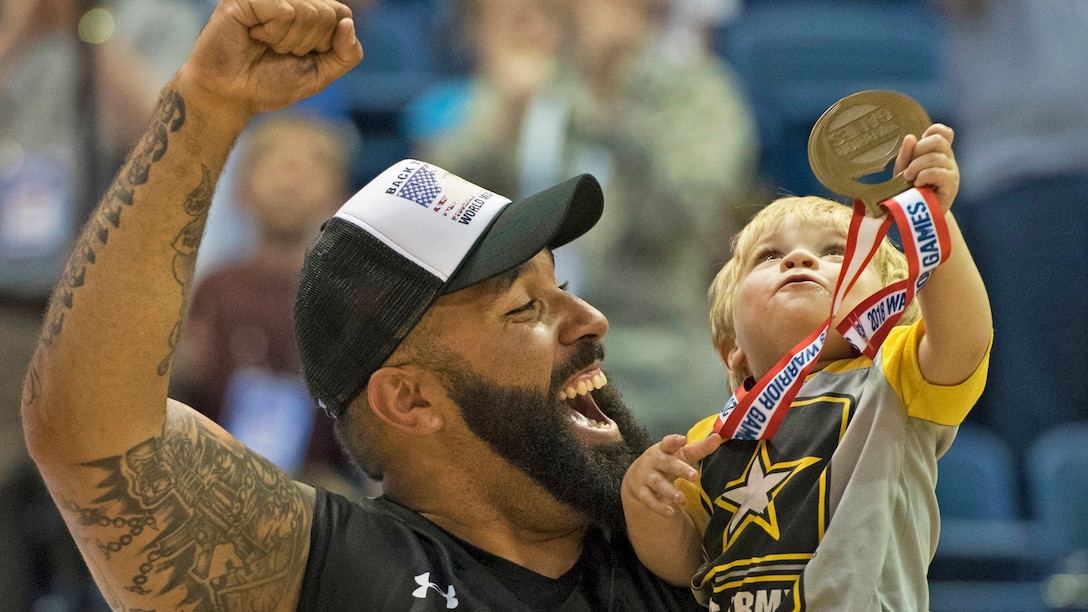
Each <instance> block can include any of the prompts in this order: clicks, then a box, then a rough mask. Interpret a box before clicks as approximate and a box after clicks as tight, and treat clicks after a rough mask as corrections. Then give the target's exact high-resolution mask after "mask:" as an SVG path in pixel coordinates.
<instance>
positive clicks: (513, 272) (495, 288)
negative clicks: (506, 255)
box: [483, 249, 555, 295]
mask: <svg viewBox="0 0 1088 612" xmlns="http://www.w3.org/2000/svg"><path fill="white" fill-rule="evenodd" d="M546 252H547V253H548V258H549V259H550V260H551V261H552V264H553V265H554V264H555V255H554V254H552V250H551V249H546ZM536 266H537V264H536V263H535V260H534V259H530V260H529V261H527V262H525V263H523V264H521V265H520V266H517V267H515V268H511V269H510V270H507V271H506V272H503V273H501V274H497V275H495V276H492V277H491V278H489V279H487V280H485V281H484V282H483V284H484V285H485V286H486V287H487V290H488V291H489V292H491V293H494V294H496V295H499V294H502V293H506V292H507V291H509V290H510V287H513V286H514V283H515V282H517V280H518V278H520V277H521V275H522V274H524V273H526V272H528V271H530V270H532V269H533V268H535V267H536Z"/></svg>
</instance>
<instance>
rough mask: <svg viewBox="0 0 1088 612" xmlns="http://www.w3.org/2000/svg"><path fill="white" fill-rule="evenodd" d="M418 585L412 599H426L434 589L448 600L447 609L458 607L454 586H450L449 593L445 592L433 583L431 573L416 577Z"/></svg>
mask: <svg viewBox="0 0 1088 612" xmlns="http://www.w3.org/2000/svg"><path fill="white" fill-rule="evenodd" d="M416 584H418V585H419V588H418V589H416V590H414V591H412V597H415V598H416V599H426V598H427V591H428V589H434V590H435V591H436V592H437V593H438V594H439V595H441V596H442V597H445V598H446V609H447V610H452V609H454V608H456V607H457V593H456V592H454V590H453V585H452V584H451V585H450V588H449V591H448V592H443V591H442V589H441V588H439V586H438V585H437V584H435V583H433V582H431V573H430V572H423V573H422V574H420V575H418V576H416Z"/></svg>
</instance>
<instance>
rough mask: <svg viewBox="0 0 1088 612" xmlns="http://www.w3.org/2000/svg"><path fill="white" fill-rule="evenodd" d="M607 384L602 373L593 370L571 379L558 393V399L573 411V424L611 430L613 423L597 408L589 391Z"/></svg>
mask: <svg viewBox="0 0 1088 612" xmlns="http://www.w3.org/2000/svg"><path fill="white" fill-rule="evenodd" d="M607 384H608V379H607V378H606V377H605V375H604V372H601V371H600V370H593V371H590V372H585V373H582V374H579V375H578V376H576V377H574V378H572V379H571V380H570V381H569V382H568V383H567V386H566V387H564V388H563V389H561V390H560V391H559V399H560V400H562V401H564V402H566V404H567V405H568V406H570V408H571V410H572V411H573V414H574V416H573V419H574V421H575V422H577V423H579V424H581V425H586V426H589V427H599V428H612V427H615V423H613V422H612V419H610V418H608V417H607V416H605V414H604V413H603V412H601V409H600V408H598V407H597V402H596V401H595V400H594V399H593V394H592V393H591V391H593V390H595V389H600V388H601V387H603V386H605V385H607Z"/></svg>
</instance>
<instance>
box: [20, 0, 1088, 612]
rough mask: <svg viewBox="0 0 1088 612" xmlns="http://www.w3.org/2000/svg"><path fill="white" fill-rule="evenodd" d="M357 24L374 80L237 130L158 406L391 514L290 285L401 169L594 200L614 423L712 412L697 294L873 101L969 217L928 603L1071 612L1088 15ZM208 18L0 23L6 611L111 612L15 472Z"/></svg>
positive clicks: (33, 476)
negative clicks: (413, 165) (118, 216)
mask: <svg viewBox="0 0 1088 612" xmlns="http://www.w3.org/2000/svg"><path fill="white" fill-rule="evenodd" d="M341 1H347V0H341ZM347 3H348V4H350V5H352V7H353V9H354V11H355V15H356V27H357V30H358V34H359V38H360V40H361V41H362V44H363V48H364V52H365V58H364V60H363V62H362V63H361V64H360V65H359V66H358V67H357V68H356V69H355V70H354V71H352V72H351V73H349V74H348V75H347V76H346V77H344V78H343V79H341V80H340V81H337V82H336V83H334V84H333V85H332V86H331V87H330V88H329V89H327V90H326V91H324V92H322V93H321V94H319V95H318V96H315V97H314V98H311V99H309V100H305V101H303V102H300V103H298V104H296V105H295V106H293V107H291V108H288V109H285V110H284V111H281V112H277V113H274V114H271V115H268V116H266V117H263V118H262V119H261V120H259V121H257V122H255V123H254V124H253V125H252V126H251V128H250V129H249V130H248V131H247V133H246V134H245V135H244V136H243V139H242V141H241V142H240V143H239V146H238V148H237V149H236V150H235V152H234V154H233V155H232V157H231V159H230V161H229V162H228V167H227V171H226V173H225V175H224V177H223V180H222V181H221V183H220V186H219V189H218V191H217V193H216V196H215V203H214V205H213V208H212V212H211V217H212V218H211V220H210V222H209V224H208V231H207V234H206V236H205V243H204V247H203V248H202V251H201V256H200V259H199V260H198V270H197V274H198V277H197V279H198V285H197V288H196V291H195V294H194V299H193V303H192V309H191V312H190V318H189V321H188V323H187V325H188V326H187V328H186V331H185V335H184V337H183V344H182V345H181V346H180V347H179V352H178V357H177V363H176V366H177V367H176V373H175V376H174V379H173V380H172V387H173V394H174V396H175V397H178V398H179V399H182V400H183V401H186V402H187V403H190V404H191V405H193V406H194V407H195V408H197V409H199V410H201V411H202V412H205V413H207V414H209V415H210V416H212V417H213V418H215V419H216V420H218V421H219V422H220V423H222V424H223V425H224V426H225V427H227V429H229V430H230V431H232V432H233V433H235V435H237V436H238V437H239V438H241V439H242V440H244V441H245V442H247V443H248V444H250V445H251V446H253V447H254V448H256V449H257V450H259V451H261V452H263V453H264V454H265V455H266V456H268V457H269V458H271V459H273V460H274V461H275V462H276V463H277V464H278V465H280V466H281V467H282V468H284V469H285V470H288V471H289V472H291V473H292V474H294V475H295V477H296V478H298V479H300V480H303V481H306V482H310V483H316V484H321V485H322V486H325V487H326V488H329V489H333V490H337V491H341V492H347V493H350V494H358V495H373V494H376V493H378V492H380V483H374V482H369V481H367V480H366V479H365V478H363V477H362V476H361V475H359V474H358V473H356V472H355V471H353V470H352V469H350V468H349V467H348V465H347V464H346V461H345V460H344V458H343V455H342V454H341V453H340V451H339V449H338V448H337V447H336V444H335V441H334V440H333V438H332V433H331V425H330V422H329V420H328V419H326V418H324V416H323V415H321V414H320V413H319V411H317V410H315V409H314V407H313V405H312V402H311V400H310V399H309V397H308V395H307V394H306V392H305V388H304V387H303V385H302V382H301V379H300V377H299V375H298V368H299V364H298V357H297V354H296V351H295V348H294V339H293V333H292V327H291V308H292V304H293V298H294V279H295V276H296V274H297V271H298V269H299V268H300V266H301V259H302V256H303V253H304V250H305V248H306V246H307V244H309V242H310V241H311V240H312V239H313V238H314V236H315V234H316V232H317V231H318V227H319V225H320V223H321V221H322V220H323V219H324V218H326V217H328V216H329V215H331V214H332V212H334V211H335V210H336V208H337V207H338V206H339V205H340V204H341V203H342V202H343V201H344V200H345V198H346V197H347V196H348V195H350V194H351V193H353V192H354V191H355V190H356V189H358V188H359V187H361V186H362V185H363V184H365V183H366V182H367V181H368V180H369V179H370V178H372V177H373V176H375V175H376V174H377V173H378V172H380V171H381V170H383V169H384V168H385V167H386V166H388V165H390V164H392V163H395V162H397V161H398V160H400V159H403V158H406V157H416V158H418V159H422V160H424V161H427V162H431V163H434V164H435V165H438V166H440V167H442V168H445V169H447V170H450V171H452V172H454V173H456V174H459V175H461V176H463V177H465V178H467V179H469V180H471V181H473V182H475V183H477V184H479V185H481V186H484V187H486V188H488V189H491V190H493V191H496V192H498V193H501V194H503V195H506V196H509V197H519V196H524V195H528V194H530V193H533V192H535V191H538V190H539V189H541V188H543V187H546V186H548V185H550V184H552V183H555V182H557V181H559V180H562V179H565V178H567V177H569V176H573V175H574V174H578V173H581V172H590V173H592V174H594V175H595V176H597V177H598V179H600V181H601V183H602V185H603V187H604V190H605V195H606V202H607V206H606V208H605V216H604V218H603V219H602V221H601V222H600V223H599V224H598V226H597V227H596V228H595V229H594V231H593V232H590V233H589V234H588V235H587V236H586V237H584V238H583V239H581V240H579V241H578V242H576V243H575V244H572V245H570V246H568V247H564V248H563V249H560V250H559V251H558V252H557V253H556V258H557V275H558V276H559V277H560V278H559V280H560V281H566V282H569V284H570V288H571V290H572V291H574V292H575V293H577V294H579V295H581V296H583V297H585V298H586V299H587V300H588V301H589V302H590V303H592V304H594V305H596V306H597V307H598V308H600V309H601V310H602V311H603V312H604V313H605V314H606V315H607V316H608V318H609V321H610V324H611V326H610V330H609V333H608V335H607V337H606V340H605V348H606V351H607V353H608V358H607V360H606V364H607V366H608V368H607V370H608V371H609V375H610V379H611V380H612V381H613V382H614V383H615V384H616V385H617V386H618V387H619V389H620V390H621V391H622V393H623V395H624V397H625V399H626V400H627V403H628V404H629V405H630V406H631V407H632V409H633V411H634V412H635V413H636V414H637V415H638V416H639V417H640V418H641V419H642V420H643V421H644V422H645V423H646V424H647V426H648V427H649V428H650V429H651V432H652V433H653V434H654V435H655V436H661V435H664V434H666V433H672V432H684V431H686V429H687V427H688V426H690V425H691V424H692V423H694V422H695V421H696V420H697V419H699V418H701V417H702V416H705V415H707V414H711V413H714V412H716V411H717V410H718V409H719V408H720V407H721V405H722V404H723V403H724V402H725V401H726V399H728V395H727V392H726V387H725V382H724V381H725V377H724V375H723V372H722V368H721V366H720V364H719V361H718V358H717V355H716V354H715V353H714V351H713V349H712V347H711V344H710V340H709V338H710V335H709V326H708V323H707V317H706V310H707V306H706V301H705V291H706V287H707V286H708V284H709V281H710V279H711V277H712V275H713V273H714V272H715V270H716V268H717V267H718V266H720V265H721V264H722V263H724V261H725V260H726V259H727V258H728V256H729V239H730V237H731V235H732V234H733V232H734V231H735V230H736V229H738V228H739V227H740V225H741V224H742V223H743V222H744V221H745V220H746V219H747V218H748V217H749V216H750V215H751V214H753V213H754V212H755V211H756V210H757V209H758V208H759V207H761V206H762V205H763V204H766V203H767V202H769V201H770V200H771V199H773V198H774V197H775V196H777V195H782V194H787V193H788V194H809V193H812V194H818V195H825V196H829V197H834V198H835V199H840V200H842V198H841V197H837V196H835V194H831V193H829V192H827V190H826V189H824V188H823V186H822V185H820V184H819V183H818V182H817V180H816V179H815V178H814V177H813V176H812V173H811V171H810V169H809V167H808V161H807V140H808V134H809V130H810V129H811V127H812V124H813V123H814V122H815V121H816V119H817V118H818V117H819V116H820V114H821V113H822V112H823V111H824V110H825V109H826V108H827V107H829V106H830V105H831V104H832V103H834V102H835V101H837V100H838V99H840V98H842V97H843V96H846V95H848V94H851V93H854V92H856V91H861V90H865V89H891V90H895V91H899V92H901V93H905V94H907V95H909V96H911V97H913V98H915V99H916V100H918V101H919V102H920V103H921V104H922V105H923V106H924V107H925V108H926V110H927V111H928V113H929V115H930V117H931V118H933V119H934V120H935V121H941V122H944V123H948V124H949V125H951V126H952V127H953V128H954V129H955V130H956V133H957V137H956V144H955V147H956V150H957V156H958V159H959V162H960V166H961V170H962V187H961V192H960V197H959V200H958V202H957V204H956V216H957V219H958V220H959V222H960V224H961V226H962V227H963V228H964V233H965V235H966V238H967V241H968V244H969V246H970V247H971V249H972V252H973V254H974V256H975V259H976V260H977V261H978V264H979V267H980V269H981V271H982V273H983V276H984V278H985V280H986V282H987V286H988V289H989V291H990V297H991V301H992V303H993V310H994V316H995V328H996V332H995V334H996V335H995V341H994V348H993V356H992V360H991V368H990V377H989V382H988V384H987V388H986V391H985V393H984V395H983V398H982V400H981V401H980V403H979V404H978V406H976V408H975V409H974V410H973V412H972V413H971V415H970V417H969V419H968V422H967V423H966V424H965V425H964V426H963V428H962V429H961V433H960V436H959V437H958V439H957V442H956V443H955V444H954V446H953V448H952V450H951V451H950V452H949V453H948V455H946V456H945V457H944V458H942V459H941V462H940V463H939V467H940V470H941V476H940V482H939V483H938V498H939V499H940V501H941V505H942V506H941V507H942V518H943V522H944V528H943V531H942V539H941V545H940V547H939V549H938V551H937V557H936V559H935V561H934V564H933V567H932V570H931V584H932V590H933V591H932V597H933V604H932V609H933V610H934V611H935V612H941V611H942V610H948V611H950V610H990V611H992V610H1017V611H1027V610H1057V609H1088V552H1085V551H1088V512H1085V511H1084V508H1085V507H1088V484H1086V483H1088V382H1086V381H1088V367H1086V366H1085V362H1084V352H1085V351H1084V348H1085V347H1086V346H1088V326H1086V325H1085V323H1084V321H1083V318H1084V315H1085V313H1088V78H1085V75H1088V34H1086V32H1088V2H1081V1H1080V0H1042V1H1040V0H989V1H988V0H593V1H586V0H354V1H350V2H347ZM214 4H215V2H214V1H212V0H98V1H94V0H0V602H3V603H2V604H0V605H2V606H3V607H4V609H12V610H38V611H53V610H55V611H58V612H60V611H77V610H78V611H82V610H98V609H101V608H104V604H103V603H102V602H101V599H100V597H99V596H98V595H97V593H96V591H95V589H94V586H93V583H92V582H91V581H90V578H89V576H88V574H87V571H86V569H85V568H84V566H83V562H82V560H81V559H80V558H79V554H78V552H77V551H76V549H75V547H74V545H72V543H71V541H70V536H69V535H68V533H67V531H66V530H65V528H64V525H63V522H62V519H61V517H60V515H59V513H58V511H57V510H56V508H55V506H54V505H53V502H52V500H51V499H50V498H49V496H48V494H47V493H46V492H45V490H44V488H43V487H42V485H41V483H40V481H39V479H38V476H37V473H36V471H35V469H34V467H33V465H32V464H31V463H30V461H29V459H28V458H27V456H26V451H25V449H24V447H23V442H22V432H21V426H20V423H19V396H20V392H21V387H22V377H23V374H24V373H25V369H26V365H27V363H28V362H29V359H30V355H31V352H32V350H33V347H34V343H35V341H36V336H37V332H38V326H39V322H40V316H41V314H42V312H43V311H44V306H45V302H46V300H47V299H48V293H49V290H50V288H51V286H52V284H53V282H54V281H55V280H56V278H57V277H58V275H59V273H60V269H61V266H62V265H63V262H64V259H65V257H66V256H67V249H68V248H69V246H70V245H71V243H72V241H73V240H74V238H75V234H76V232H77V231H78V229H79V227H80V226H81V224H82V222H83V220H84V219H85V218H86V216H87V215H88V214H89V212H90V210H91V208H92V207H93V206H94V204H95V203H96V202H97V200H98V198H99V196H100V195H101V193H102V191H103V190H104V189H105V187H106V186H107V185H108V184H109V181H110V180H111V179H112V176H113V174H114V173H115V172H116V170H117V169H118V168H119V166H120V164H121V163H122V160H123V155H124V154H125V153H126V152H127V151H128V149H129V148H130V147H131V146H132V145H133V144H134V139H135V138H137V137H138V136H139V134H140V132H141V131H142V128H143V121H144V119H143V118H144V117H146V116H148V115H149V113H150V110H151V108H152V106H153V105H154V103H155V100H156V96H157V94H158V91H159V89H160V87H161V86H162V85H163V84H165V83H166V82H167V81H168V80H169V78H170V76H171V75H172V74H173V72H174V71H175V70H176V69H177V67H178V66H180V64H181V62H182V61H183V59H184V57H185V55H186V54H187V52H188V50H189V48H190V46H191V44H192V41H193V40H194V39H195V37H196V34H197V32H198V31H199V29H200V27H201V25H202V24H203V22H204V20H205V19H206V17H207V16H208V15H209V14H210V12H211V10H212V9H213V8H214ZM134 282H138V279H134ZM102 358H103V359H109V356H108V355H103V356H102Z"/></svg>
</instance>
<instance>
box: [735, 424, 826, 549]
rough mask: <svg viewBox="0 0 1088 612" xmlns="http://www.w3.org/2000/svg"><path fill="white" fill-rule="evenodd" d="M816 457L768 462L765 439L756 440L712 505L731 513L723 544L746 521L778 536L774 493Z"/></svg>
mask: <svg viewBox="0 0 1088 612" xmlns="http://www.w3.org/2000/svg"><path fill="white" fill-rule="evenodd" d="M819 461H820V459H819V458H818V457H803V458H801V459H797V460H795V461H786V462H782V463H775V464H772V463H771V460H770V457H769V456H768V454H767V441H766V440H760V442H759V448H758V449H757V451H756V452H755V453H753V455H752V460H751V461H750V462H749V463H748V468H747V469H746V470H745V472H744V474H743V475H742V476H741V477H740V478H738V479H737V480H734V481H732V482H729V483H728V484H727V485H726V488H725V491H724V492H722V494H721V496H720V497H719V498H718V499H717V500H715V502H714V503H715V505H717V506H719V507H721V508H724V509H725V510H728V511H730V512H732V513H733V518H732V520H730V521H729V526H728V527H727V528H726V530H725V534H724V537H723V540H724V541H723V542H722V544H723V548H729V546H730V544H732V542H733V540H734V539H735V538H736V537H737V536H738V535H740V533H741V532H742V531H743V530H744V529H745V528H746V527H747V526H748V525H758V526H759V527H761V528H762V529H763V530H765V531H766V532H767V534H768V535H770V536H771V537H772V538H774V539H775V540H777V539H779V536H780V532H779V528H778V512H777V510H776V509H775V504H774V497H775V495H777V494H778V492H779V491H781V490H782V488H783V487H784V486H785V485H786V483H787V482H789V480H790V479H791V478H793V476H794V475H795V474H797V473H798V472H800V471H801V470H803V469H805V468H806V467H808V466H810V465H813V464H814V463H818V462H819Z"/></svg>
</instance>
